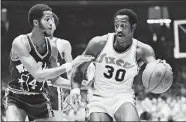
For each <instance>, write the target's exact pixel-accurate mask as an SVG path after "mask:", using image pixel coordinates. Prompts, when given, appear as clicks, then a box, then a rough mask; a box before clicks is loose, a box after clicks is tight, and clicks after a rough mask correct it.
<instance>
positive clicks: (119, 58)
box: [93, 33, 139, 96]
mask: <svg viewBox="0 0 186 122" xmlns="http://www.w3.org/2000/svg"><path fill="white" fill-rule="evenodd" d="M114 35H115V34H114V33H109V34H108V38H107V42H106V44H105V46H104V48H103V50H102V51H101V52H100V54H99V55H98V57H97V58H96V61H95V66H96V71H95V82H94V89H93V92H94V94H96V95H100V96H114V95H117V94H129V95H134V90H133V89H132V85H133V80H134V77H135V76H136V75H137V74H138V71H139V67H138V64H137V61H136V49H137V40H136V39H133V42H132V45H131V46H130V47H129V48H128V49H127V50H126V51H125V52H122V53H119V52H116V51H115V49H114V47H113V42H114Z"/></svg>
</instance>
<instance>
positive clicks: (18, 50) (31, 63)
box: [4, 4, 93, 121]
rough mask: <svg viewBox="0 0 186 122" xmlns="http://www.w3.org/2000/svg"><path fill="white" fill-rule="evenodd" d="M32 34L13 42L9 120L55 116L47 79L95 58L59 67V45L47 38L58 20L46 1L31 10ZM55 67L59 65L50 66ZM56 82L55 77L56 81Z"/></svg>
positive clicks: (8, 90) (9, 86)
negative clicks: (47, 91) (57, 46)
mask: <svg viewBox="0 0 186 122" xmlns="http://www.w3.org/2000/svg"><path fill="white" fill-rule="evenodd" d="M28 19H29V23H30V25H31V26H32V31H31V33H28V34H22V35H19V36H18V37H16V38H15V39H14V41H13V43H12V49H11V53H10V56H11V61H10V62H11V63H10V71H11V77H12V80H11V81H10V82H9V83H8V88H7V89H6V93H5V99H4V100H5V102H4V103H5V108H6V121H24V120H25V118H26V115H28V117H29V119H30V120H35V119H40V118H48V117H52V116H53V110H52V109H51V104H50V99H49V97H48V95H47V93H46V91H45V89H44V88H45V87H47V83H46V81H47V80H49V79H54V80H55V79H56V78H57V77H58V76H59V75H61V74H63V73H64V72H68V71H70V70H71V69H72V68H73V67H76V66H78V65H80V64H81V63H84V62H87V61H90V60H92V59H93V58H92V57H90V56H78V57H77V58H76V59H74V60H73V61H72V62H70V63H65V64H64V65H62V66H59V67H57V63H56V60H57V53H58V52H57V48H56V46H55V44H54V43H52V42H51V41H49V40H48V39H47V38H46V37H47V36H50V35H51V29H52V24H53V22H54V19H53V14H52V9H51V8H50V7H49V6H47V5H45V4H36V5H34V6H33V7H32V8H31V9H30V10H29V13H28ZM49 67H55V68H49ZM52 81H53V80H52Z"/></svg>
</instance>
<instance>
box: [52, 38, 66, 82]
mask: <svg viewBox="0 0 186 122" xmlns="http://www.w3.org/2000/svg"><path fill="white" fill-rule="evenodd" d="M52 41H54V42H55V43H56V46H57V49H58V57H57V65H58V66H61V65H62V64H65V63H66V61H65V52H60V50H59V49H60V48H59V46H58V43H59V41H63V40H61V39H58V38H53V39H52ZM60 76H61V77H63V78H65V79H67V73H66V72H65V73H63V74H61V75H60Z"/></svg>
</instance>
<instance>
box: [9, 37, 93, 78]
mask: <svg viewBox="0 0 186 122" xmlns="http://www.w3.org/2000/svg"><path fill="white" fill-rule="evenodd" d="M29 49H30V48H29V45H28V43H27V41H25V40H24V39H22V38H20V37H17V38H16V39H15V40H14V41H13V43H12V51H13V52H14V53H16V54H17V56H18V57H19V60H20V61H21V63H22V64H23V65H24V67H25V68H26V69H27V70H28V72H30V73H31V74H32V76H33V77H34V78H35V79H36V80H37V81H41V82H42V81H43V80H48V79H52V78H55V77H57V76H59V75H61V74H62V73H64V72H66V71H67V70H71V69H72V68H73V67H76V66H78V65H80V64H82V63H84V62H88V61H90V60H92V59H93V57H85V56H78V57H77V58H76V59H74V60H73V61H72V62H71V63H68V64H64V65H62V66H60V67H55V68H51V69H43V70H42V68H41V67H40V66H39V65H38V64H37V62H36V61H35V59H34V58H33V57H32V56H31V55H30V53H29V51H30V50H29ZM56 50H57V49H56Z"/></svg>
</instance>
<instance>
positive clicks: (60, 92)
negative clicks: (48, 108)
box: [57, 87, 64, 110]
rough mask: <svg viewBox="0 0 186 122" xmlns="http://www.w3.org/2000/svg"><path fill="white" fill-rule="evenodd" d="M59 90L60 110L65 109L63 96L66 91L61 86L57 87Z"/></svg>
mask: <svg viewBox="0 0 186 122" xmlns="http://www.w3.org/2000/svg"><path fill="white" fill-rule="evenodd" d="M57 92H58V110H63V104H62V103H63V97H64V92H63V89H62V88H61V87H57Z"/></svg>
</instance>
